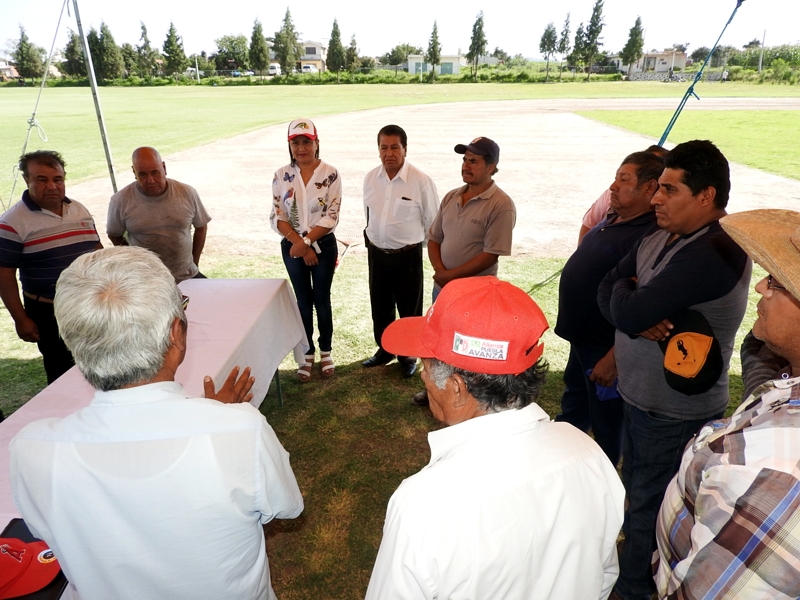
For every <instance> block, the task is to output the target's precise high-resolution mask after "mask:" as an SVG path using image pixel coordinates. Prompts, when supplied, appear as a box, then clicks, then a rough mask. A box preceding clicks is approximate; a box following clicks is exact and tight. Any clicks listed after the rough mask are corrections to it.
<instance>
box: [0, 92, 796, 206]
mask: <svg viewBox="0 0 800 600" xmlns="http://www.w3.org/2000/svg"><path fill="white" fill-rule="evenodd" d="M684 90H685V87H684V86H683V85H680V86H678V85H665V84H663V83H659V82H608V83H590V84H586V83H581V82H577V83H572V82H570V83H562V84H549V85H544V84H496V83H495V84H448V85H419V84H407V85H340V86H337V85H326V86H311V85H304V86H289V85H287V86H230V87H227V86H221V87H210V86H186V87H183V86H180V87H178V86H175V87H142V88H119V87H107V88H101V89H100V100H101V104H102V106H103V112H104V115H105V119H106V126H107V129H108V133H109V138H110V140H111V149H112V153H113V154H114V155H115V161H116V162H117V164H126V165H127V159H128V157H127V156H123V155H122V154H126V153H127V152H128V150H129V149H131V148H134V147H136V146H139V145H142V144H150V145H153V146H156V147H158V148H159V150H161V151H162V153H164V154H169V153H171V152H176V151H178V150H185V149H187V148H192V147H195V146H198V145H201V144H206V143H208V142H212V141H214V140H218V139H221V138H225V137H232V136H235V135H238V134H241V133H245V132H247V131H252V130H254V129H258V128H260V127H265V126H267V125H273V124H276V123H283V122H287V121H289V120H291V119H292V118H295V117H296V116H297V115H298V114H305V115H307V116H309V117H314V116H317V115H322V114H334V113H341V112H349V111H356V110H364V109H369V108H378V107H384V106H400V105H411V104H427V103H433V102H459V101H480V100H521V99H532V98H543V99H554V98H556V99H557V98H656V97H658V98H675V105H676V106H677V105H678V102H679V100H680V97H681V96H682V95H683V92H684ZM697 91H698V93H699V94H700V95H701V96H706V97H713V96H737V97H762V96H770V97H772V96H800V86H777V85H747V84H735V83H730V84H726V85H725V86H722V85H718V84H714V83H708V84H700V85H699V86H698V87H697ZM37 92H38V90H36V89H34V88H0V106H2V108H3V125H2V130H1V131H2V139H3V143H2V144H0V198H1V199H3V200H4V201H6V202H7V201H8V198H9V194H10V191H11V168H12V167H13V166H14V164H15V162H16V160H17V159H18V157H19V154H20V151H21V149H22V145H23V143H24V141H25V136H26V134H27V131H28V123H27V120H28V118H29V117H30V116H31V112H32V111H33V107H34V104H35V101H36V96H37ZM37 119H38V121H39V123H40V124H41V126H42V127H43V129H44V131H45V132H46V134H47V137H48V139H49V142H48V143H44V142H42V141H41V140H40V139H39V136H38V135H37V133H36V132H35V131H34V132H33V133H32V136H31V141H30V143H29V145H28V149H29V150H36V149H39V148H54V149H59V150H61V151H63V152H64V155H65V158H66V160H67V163H68V165H67V166H68V168H67V171H68V173H69V177H70V180H71V181H73V182H75V181H80V180H83V179H86V178H88V177H94V176H102V175H104V174H105V173H106V172H107V169H106V165H105V157H104V154H103V149H102V144H101V141H100V136H99V133H98V128H97V120H96V118H95V114H94V106H93V104H92V97H91V92H90V90H89V88H48V89H45V90H44V93H43V94H42V99H41V102H40V104H39V108H38V113H37ZM665 122H666V121H665ZM123 149H124V150H123ZM120 161H122V162H121V163H120ZM18 193H19V187H18V188H17V193H15V195H18Z"/></svg>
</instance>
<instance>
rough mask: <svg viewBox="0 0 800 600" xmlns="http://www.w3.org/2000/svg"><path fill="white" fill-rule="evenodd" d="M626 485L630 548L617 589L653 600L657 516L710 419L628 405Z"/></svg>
mask: <svg viewBox="0 0 800 600" xmlns="http://www.w3.org/2000/svg"><path fill="white" fill-rule="evenodd" d="M623 414H624V424H623V437H622V483H623V484H624V486H625V493H626V494H627V496H628V510H627V511H625V520H624V521H623V523H622V531H623V533H624V534H625V545H624V547H623V548H622V552H620V555H619V579H618V580H617V583H616V585H615V586H614V591H615V592H617V593H618V594H619V595H620V596H622V597H623V598H625V600H650V594H651V593H652V592H654V591H655V583H654V582H653V573H652V568H651V566H650V563H651V561H652V558H653V552H654V551H655V549H656V518H657V517H658V510H659V508H661V502H662V500H663V499H664V492H665V491H666V489H667V486H668V485H669V482H670V481H671V480H672V478H673V476H674V475H675V474H676V473H677V472H678V467H680V464H681V457H682V456H683V451H684V449H685V448H686V444H687V442H688V441H689V440H690V439H692V436H694V435H695V434H696V433H697V432H698V431H699V430H700V428H701V427H702V426H703V425H705V424H706V423H707V422H708V421H711V420H714V419H718V418H720V417H721V416H722V413H720V414H719V415H714V416H711V417H709V418H707V419H696V420H692V421H681V420H680V419H674V418H672V417H668V416H666V415H662V414H659V413H654V412H652V411H643V410H640V409H638V408H636V407H634V406H632V405H631V404H628V403H627V402H625V403H624V407H623Z"/></svg>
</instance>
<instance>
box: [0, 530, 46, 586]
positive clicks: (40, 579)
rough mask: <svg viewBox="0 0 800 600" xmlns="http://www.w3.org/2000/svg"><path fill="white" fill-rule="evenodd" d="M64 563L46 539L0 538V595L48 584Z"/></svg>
mask: <svg viewBox="0 0 800 600" xmlns="http://www.w3.org/2000/svg"><path fill="white" fill-rule="evenodd" d="M59 571H61V567H60V566H59V564H58V561H57V560H56V557H55V556H54V555H53V551H52V550H50V547H49V546H48V545H47V544H46V543H45V542H30V543H25V542H23V541H20V540H18V539H15V538H0V598H16V597H17V596H24V595H26V594H31V593H33V592H36V591H38V590H40V589H42V588H44V587H46V586H47V585H48V584H49V583H50V582H51V581H53V579H55V577H56V575H58V573H59Z"/></svg>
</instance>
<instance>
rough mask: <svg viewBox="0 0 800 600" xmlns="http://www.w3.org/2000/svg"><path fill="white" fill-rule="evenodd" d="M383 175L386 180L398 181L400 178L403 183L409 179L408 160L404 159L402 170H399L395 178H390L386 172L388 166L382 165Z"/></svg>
mask: <svg viewBox="0 0 800 600" xmlns="http://www.w3.org/2000/svg"><path fill="white" fill-rule="evenodd" d="M381 177H383V178H385V179H386V181H390V182H391V181H397V180H398V179H399V180H401V181H402V182H403V183H406V182H407V181H408V179H407V177H408V161H407V160H403V166H402V167H400V170H399V171H398V172H397V175H395V176H394V179H389V174H388V173H387V172H386V167H384V166H383V165H381Z"/></svg>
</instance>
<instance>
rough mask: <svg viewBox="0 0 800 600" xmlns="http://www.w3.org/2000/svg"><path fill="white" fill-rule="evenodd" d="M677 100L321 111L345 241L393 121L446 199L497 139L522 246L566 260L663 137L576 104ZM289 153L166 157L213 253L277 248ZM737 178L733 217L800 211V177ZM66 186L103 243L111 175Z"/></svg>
mask: <svg viewBox="0 0 800 600" xmlns="http://www.w3.org/2000/svg"><path fill="white" fill-rule="evenodd" d="M464 89H465V91H468V88H466V87H465V88H464ZM676 105H677V102H676V101H674V100H669V99H620V100H524V101H503V102H500V101H498V102H475V103H471V102H466V103H453V104H430V105H420V106H404V107H392V108H382V109H375V110H369V111H362V112H354V113H345V114H339V115H333V116H327V117H320V118H316V119H314V121H315V123H316V125H317V128H318V129H319V132H320V153H321V157H322V158H323V160H325V161H326V162H329V163H331V164H333V165H335V166H336V167H337V168H338V169H339V172H340V175H341V177H342V180H343V184H344V191H343V202H342V213H341V220H340V225H339V227H338V228H337V237H339V238H340V239H343V240H348V241H353V242H357V241H358V240H360V239H361V231H362V229H363V227H364V212H363V206H362V202H361V186H362V182H363V180H364V175H365V174H366V173H367V171H369V170H370V169H372V168H373V167H375V166H377V165H378V164H379V161H378V153H377V147H376V138H375V136H376V133H377V131H378V130H379V129H380V128H381V127H382V126H383V125H386V124H388V123H396V124H398V125H400V126H402V127H403V128H404V129H405V130H406V132H407V133H408V139H409V142H408V160H409V161H411V162H412V163H414V164H415V165H416V166H417V167H419V168H421V169H422V170H423V171H425V172H426V173H428V175H430V176H431V177H432V178H433V180H434V181H435V182H436V186H437V188H438V191H439V195H440V196H442V195H444V193H445V192H447V191H448V190H450V189H452V188H454V187H457V186H459V185H461V177H460V168H459V163H460V160H461V157H460V156H459V155H457V154H455V153H454V152H453V146H454V145H455V144H459V143H467V142H469V141H470V140H471V139H473V138H474V137H477V136H479V135H483V136H487V137H490V138H492V139H494V140H495V141H496V142H497V143H498V144H499V145H500V149H501V153H500V163H499V165H498V166H499V169H500V172H499V173H498V174H497V175H496V176H495V180H496V181H497V183H498V185H499V186H500V187H501V188H503V189H504V190H505V191H506V192H507V193H508V194H509V195H510V196H511V197H512V198H513V199H514V201H515V203H516V206H517V226H516V229H515V230H514V253H515V254H516V255H531V256H536V257H566V256H569V255H570V254H571V253H572V250H573V249H574V247H575V243H576V241H577V234H578V229H579V227H580V220H581V217H582V216H583V213H584V211H585V210H586V208H587V207H588V206H589V204H591V202H592V201H594V199H595V198H596V197H597V196H598V195H600V193H601V192H602V191H603V190H604V189H605V188H606V187H607V186H608V185H609V184H610V183H611V181H612V180H613V175H614V172H615V170H616V168H617V166H618V165H619V162H620V160H621V159H622V158H623V157H624V156H625V155H627V154H628V153H630V152H633V151H636V150H640V149H644V148H645V147H647V146H648V145H650V144H652V143H654V142H655V141H657V140H653V139H650V138H647V137H644V136H641V135H638V134H634V133H630V132H627V131H623V130H620V129H617V128H614V127H610V126H607V125H604V124H600V123H596V122H594V121H591V120H588V119H585V118H583V117H580V116H578V115H575V114H573V111H577V110H597V109H608V110H615V109H616V110H644V109H650V110H653V109H674V108H675V106H676ZM700 108H702V109H705V110H745V109H766V110H779V109H781V110H800V99H797V98H758V99H743V98H719V99H708V100H703V101H702V102H701V103H690V104H689V105H688V107H687V110H693V109H700ZM264 110H269V106H265V107H264ZM298 116H304V115H298ZM142 143H146V140H143V141H142ZM723 151H724V148H723ZM288 160H289V156H288V149H287V145H286V126H285V125H280V126H275V127H268V128H265V129H260V130H258V131H254V132H251V133H248V134H245V135H240V136H236V137H233V138H230V139H227V140H221V141H218V142H214V143H212V144H207V145H205V146H200V147H197V148H192V149H190V150H186V151H183V152H179V153H176V154H173V155H171V156H166V157H165V161H166V163H167V170H168V174H169V176H170V177H173V178H175V179H178V180H180V181H183V182H185V183H188V184H190V185H192V186H194V187H195V188H197V190H198V192H199V193H200V197H201V198H202V199H203V202H204V203H205V205H206V207H207V208H208V210H209V212H210V213H211V214H212V216H213V217H214V220H213V221H212V222H211V224H210V225H209V237H208V241H207V245H206V252H224V253H226V254H243V255H258V254H277V253H278V244H277V241H278V236H277V235H276V234H274V233H273V232H272V230H271V229H270V227H269V222H268V217H269V211H270V202H271V197H272V193H271V184H272V173H273V172H274V171H275V169H277V168H278V167H280V166H282V165H284V164H286V163H287V162H288ZM117 161H118V167H117V171H118V173H119V175H118V177H117V180H118V184H119V185H120V187H122V186H124V185H127V184H128V183H130V182H131V181H132V180H133V176H132V174H131V172H130V170H129V169H128V168H127V162H128V161H127V157H121V156H119V157H117ZM731 178H732V194H731V202H730V206H729V210H730V211H731V212H737V211H741V210H748V209H753V208H791V209H795V210H797V209H798V208H800V181H795V180H791V179H787V178H784V177H779V176H776V175H771V174H768V173H764V172H763V171H759V170H756V169H752V168H749V167H745V166H742V165H737V164H732V169H731ZM67 193H68V195H69V196H70V197H73V198H75V199H77V200H80V201H81V202H83V203H84V204H86V205H87V206H88V207H89V209H90V210H91V211H92V213H93V214H94V215H95V218H96V220H97V225H98V229H99V230H100V234H101V237H102V239H103V242H104V243H107V237H106V236H105V219H106V207H107V204H108V198H109V197H110V195H111V185H110V183H109V181H108V179H107V178H104V179H97V180H92V181H88V182H85V183H82V184H78V185H74V186H69V187H68V189H67ZM359 250H361V248H356V249H355V252H358V251H359Z"/></svg>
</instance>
